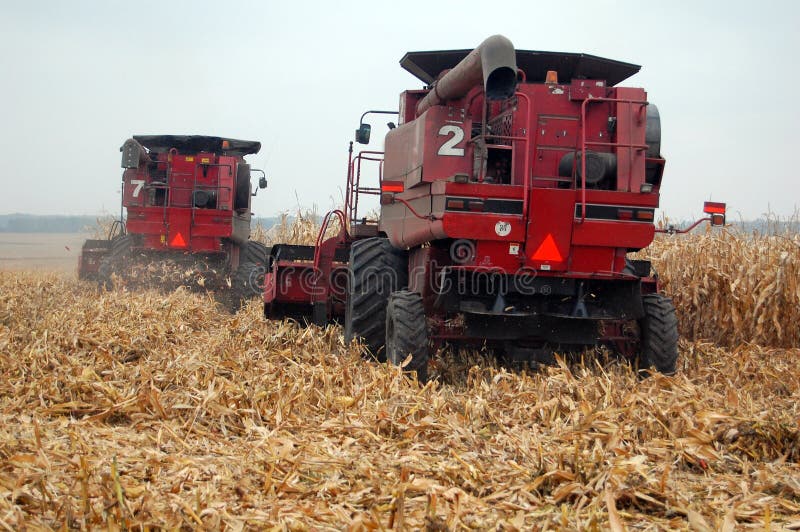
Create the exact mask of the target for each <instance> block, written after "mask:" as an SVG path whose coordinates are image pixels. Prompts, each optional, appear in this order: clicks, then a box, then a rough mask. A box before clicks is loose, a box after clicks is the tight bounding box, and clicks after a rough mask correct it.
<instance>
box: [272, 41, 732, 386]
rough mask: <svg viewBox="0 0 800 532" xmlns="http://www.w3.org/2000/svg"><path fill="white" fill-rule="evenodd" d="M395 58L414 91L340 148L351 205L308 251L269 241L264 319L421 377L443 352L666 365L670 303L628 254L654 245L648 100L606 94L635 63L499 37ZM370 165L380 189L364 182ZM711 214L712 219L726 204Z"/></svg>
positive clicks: (721, 218) (672, 363)
mask: <svg viewBox="0 0 800 532" xmlns="http://www.w3.org/2000/svg"><path fill="white" fill-rule="evenodd" d="M400 64H401V66H402V67H403V68H405V69H406V70H408V71H409V72H411V73H412V74H414V75H415V76H416V77H418V78H419V79H420V80H421V81H422V82H423V83H425V85H426V87H425V88H424V89H422V90H407V91H405V92H403V93H402V94H401V95H400V105H399V109H398V110H397V111H392V113H394V114H397V116H398V121H397V126H396V127H393V126H394V124H390V131H389V132H388V134H387V135H386V138H385V151H384V152H379V151H369V150H368V151H362V152H360V153H356V154H354V153H353V143H352V142H351V143H350V164H349V166H348V172H347V189H346V198H345V206H344V209H343V210H341V211H334V212H331V213H328V215H327V216H326V217H325V219H324V223H323V227H322V230H321V232H320V235H319V238H318V241H317V245H316V246H294V245H277V246H274V247H273V248H272V250H271V252H270V257H269V268H268V271H267V274H266V280H265V293H264V301H265V307H264V309H265V314H266V316H267V317H268V318H281V317H285V316H289V317H294V318H299V319H306V320H309V321H313V322H315V323H319V324H324V323H328V322H330V321H340V322H343V324H344V329H345V336H346V339H347V340H351V339H354V338H359V339H361V341H362V342H363V343H364V345H365V346H366V348H367V349H368V350H369V351H370V352H371V354H372V355H374V356H375V357H376V358H377V359H378V360H387V359H388V360H389V361H390V362H391V363H393V364H402V363H405V364H406V366H405V367H406V369H407V370H412V371H415V372H416V374H417V376H418V377H419V378H420V379H421V380H424V379H425V378H427V373H428V362H429V358H430V350H431V347H432V346H436V345H441V344H443V343H448V344H461V343H469V344H485V345H487V346H489V347H491V348H493V349H496V350H497V351H499V352H502V353H503V354H504V356H505V357H507V358H509V359H511V360H513V361H531V362H547V361H551V360H552V359H553V353H554V352H560V353H565V352H574V351H579V350H584V349H586V348H587V347H591V346H598V345H605V346H608V347H609V348H611V349H613V350H614V351H616V352H619V353H621V354H622V355H624V356H626V357H628V358H629V359H630V360H631V361H632V362H633V363H634V364H635V366H636V367H638V368H639V369H640V370H642V371H648V370H651V369H655V370H658V371H661V372H664V373H673V372H675V371H676V368H677V361H678V345H677V342H678V331H677V318H676V316H675V309H674V307H673V304H672V302H671V300H670V299H669V298H668V297H666V296H665V295H663V294H662V293H661V290H660V286H659V281H658V277H657V276H656V275H655V274H654V272H653V270H652V267H651V264H650V262H649V261H645V260H633V259H631V258H629V257H628V255H629V254H630V253H634V252H637V251H639V250H641V249H642V248H645V247H647V246H648V245H649V244H650V243H651V242H652V241H653V238H654V235H655V233H656V231H657V229H656V226H655V224H654V214H655V209H656V208H657V207H658V206H659V197H660V191H661V187H662V185H663V182H662V181H663V176H664V167H665V159H664V158H663V157H662V155H661V130H660V120H659V114H658V110H657V108H656V106H655V105H653V104H651V103H650V102H649V101H648V99H647V94H646V92H645V91H644V90H643V89H641V88H627V87H621V86H618V84H619V83H621V82H622V81H624V80H625V79H626V78H628V77H630V76H632V75H633V74H635V73H636V72H638V71H639V68H640V67H639V66H637V65H633V64H629V63H624V62H620V61H614V60H610V59H604V58H601V57H596V56H592V55H586V54H575V53H553V52H538V51H525V50H515V49H514V47H513V45H512V44H511V42H509V40H508V39H506V38H505V37H502V36H494V37H490V38H489V39H487V40H486V41H484V42H483V43H482V44H481V45H480V46H479V47H478V48H476V49H475V50H472V51H470V50H450V51H435V52H411V53H408V54H406V55H405V56H404V57H403V58H402V60H401V61H400ZM370 112H373V111H370ZM378 112H382V113H385V112H387V111H378ZM366 114H367V113H365V115H366ZM363 119H364V117H363V116H362V123H361V124H360V126H359V129H358V130H357V131H356V141H357V142H359V143H368V142H369V136H370V130H371V128H370V126H369V125H368V124H365V123H363ZM370 161H378V163H377V164H378V168H379V174H380V176H379V182H378V183H376V184H374V185H371V186H365V185H363V184H362V182H361V175H362V167H363V166H364V165H365V164H366V163H367V162H370ZM365 195H375V196H379V198H380V215H379V217H378V219H376V220H368V219H366V218H363V217H361V216H360V214H359V211H358V209H359V199H360V198H362V197H364V196H365ZM362 205H363V202H362ZM706 213H707V214H709V216H708V217H707V218H704V220H709V221H710V222H711V223H712V225H722V224H724V222H725V205H724V204H706ZM332 219H338V220H339V224H340V227H341V230H340V231H339V234H338V235H335V236H333V237H330V238H326V237H325V235H326V230H327V227H328V225H329V224H330V221H331V220H332Z"/></svg>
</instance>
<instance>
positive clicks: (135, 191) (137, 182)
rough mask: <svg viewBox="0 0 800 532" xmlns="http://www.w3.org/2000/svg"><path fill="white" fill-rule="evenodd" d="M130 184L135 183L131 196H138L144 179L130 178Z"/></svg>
mask: <svg viewBox="0 0 800 532" xmlns="http://www.w3.org/2000/svg"><path fill="white" fill-rule="evenodd" d="M131 185H135V188H134V189H133V197H134V198H138V197H139V192H141V191H142V188H143V187H144V179H131Z"/></svg>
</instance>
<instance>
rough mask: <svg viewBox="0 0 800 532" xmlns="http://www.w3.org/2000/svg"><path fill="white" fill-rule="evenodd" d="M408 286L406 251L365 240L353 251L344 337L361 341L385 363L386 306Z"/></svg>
mask: <svg viewBox="0 0 800 532" xmlns="http://www.w3.org/2000/svg"><path fill="white" fill-rule="evenodd" d="M407 285H408V258H407V256H406V252H405V251H403V250H399V249H395V248H394V247H392V245H391V244H390V243H389V240H387V239H386V238H381V237H374V238H365V239H363V240H358V241H356V242H354V243H353V245H352V247H351V248H350V276H349V282H348V286H347V304H346V305H345V316H344V338H345V341H346V342H347V343H350V342H351V341H352V340H353V339H355V338H360V339H361V341H362V342H364V344H365V345H366V347H367V349H369V351H370V353H371V354H372V356H374V357H375V358H376V359H378V361H380V362H384V361H386V353H385V352H384V349H383V347H384V343H385V341H386V305H387V302H388V301H389V295H390V294H391V293H392V292H394V291H396V290H400V289H402V288H405V287H406V286H407Z"/></svg>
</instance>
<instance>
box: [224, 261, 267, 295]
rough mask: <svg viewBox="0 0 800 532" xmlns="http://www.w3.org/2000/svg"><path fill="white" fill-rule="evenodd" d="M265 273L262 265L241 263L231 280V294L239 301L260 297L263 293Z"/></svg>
mask: <svg viewBox="0 0 800 532" xmlns="http://www.w3.org/2000/svg"><path fill="white" fill-rule="evenodd" d="M265 273H266V268H265V267H264V264H256V263H255V262H243V263H241V264H240V265H239V268H237V270H236V272H234V274H233V278H232V279H231V284H232V285H233V286H232V288H233V293H234V294H235V295H236V296H237V297H238V298H239V300H241V301H244V300H247V299H251V298H253V297H257V296H260V295H261V294H262V293H263V291H264V275H265Z"/></svg>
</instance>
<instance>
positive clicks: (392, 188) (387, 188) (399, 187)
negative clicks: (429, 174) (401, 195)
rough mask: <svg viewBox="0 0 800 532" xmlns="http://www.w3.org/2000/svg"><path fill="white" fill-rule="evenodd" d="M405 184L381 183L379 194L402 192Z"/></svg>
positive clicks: (398, 182)
mask: <svg viewBox="0 0 800 532" xmlns="http://www.w3.org/2000/svg"><path fill="white" fill-rule="evenodd" d="M403 190H405V184H404V183H403V182H402V181H381V192H402V191H403Z"/></svg>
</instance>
